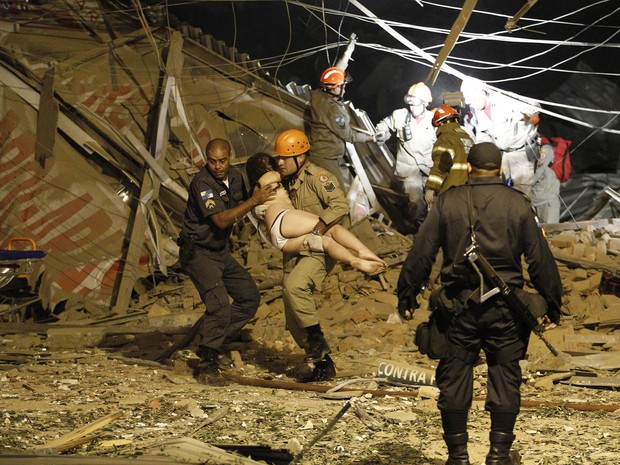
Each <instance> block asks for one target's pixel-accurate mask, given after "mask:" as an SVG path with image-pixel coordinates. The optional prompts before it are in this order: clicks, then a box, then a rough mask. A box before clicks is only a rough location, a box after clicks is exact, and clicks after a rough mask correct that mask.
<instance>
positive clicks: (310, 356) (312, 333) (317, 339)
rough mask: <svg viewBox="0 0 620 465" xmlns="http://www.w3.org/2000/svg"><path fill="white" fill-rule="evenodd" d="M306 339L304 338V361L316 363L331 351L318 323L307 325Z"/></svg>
mask: <svg viewBox="0 0 620 465" xmlns="http://www.w3.org/2000/svg"><path fill="white" fill-rule="evenodd" d="M306 331H308V339H307V340H306V347H305V349H306V358H305V359H304V362H306V363H308V364H310V363H317V362H319V361H320V360H323V359H324V358H325V356H326V355H327V354H329V353H330V352H331V349H330V348H329V345H327V341H326V340H325V336H323V331H321V326H320V325H314V326H308V327H307V328H306Z"/></svg>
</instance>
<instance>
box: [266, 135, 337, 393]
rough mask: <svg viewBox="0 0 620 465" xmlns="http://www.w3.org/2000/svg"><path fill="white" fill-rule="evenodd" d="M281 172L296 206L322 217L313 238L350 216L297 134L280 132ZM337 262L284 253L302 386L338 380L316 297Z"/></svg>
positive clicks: (288, 312) (287, 304)
mask: <svg viewBox="0 0 620 465" xmlns="http://www.w3.org/2000/svg"><path fill="white" fill-rule="evenodd" d="M274 150H275V153H276V155H277V156H278V168H279V172H280V175H281V176H282V179H283V180H284V184H285V187H286V188H287V190H288V193H289V195H290V199H291V202H292V203H293V206H294V207H295V208H297V209H298V210H305V211H308V212H310V213H314V214H315V215H317V216H318V217H319V220H318V221H317V223H316V225H315V226H314V228H313V230H312V234H314V235H320V236H322V235H323V234H325V232H326V231H327V230H328V229H329V228H330V227H331V226H333V225H335V224H338V222H339V221H340V220H341V219H342V218H343V217H344V216H345V215H346V214H347V213H348V211H349V204H348V202H347V199H346V197H345V195H344V193H343V192H342V189H340V186H339V185H338V181H337V180H336V177H335V176H333V175H332V174H331V173H330V172H328V171H326V170H325V169H323V168H319V167H318V166H316V165H315V164H313V163H311V162H310V160H309V159H308V157H309V155H310V154H309V151H310V144H309V142H308V138H307V137H306V135H305V134H304V133H303V132H302V131H299V130H297V129H289V130H287V131H284V132H283V133H281V134H280V135H279V136H278V137H277V138H276V141H275V147H274ZM334 264H335V261H334V260H333V259H332V258H331V257H329V256H327V255H325V254H323V253H315V252H312V253H310V254H306V255H291V254H284V280H283V287H282V299H283V301H284V314H285V318H286V327H287V329H288V330H289V331H290V332H291V335H292V336H293V339H295V342H296V343H297V344H298V345H299V347H301V348H303V349H304V351H305V352H306V357H305V359H304V364H303V365H302V366H301V367H299V368H297V369H296V370H294V372H293V377H294V378H296V379H297V381H299V382H312V381H324V380H329V379H332V378H333V377H334V376H336V367H335V365H334V362H333V360H332V359H331V357H330V356H329V354H330V352H331V349H330V347H329V345H328V343H327V341H326V339H325V336H324V334H323V331H322V329H321V325H320V321H319V317H318V314H317V307H316V303H315V301H314V297H313V293H314V291H316V290H320V289H321V286H322V283H323V280H324V279H325V277H326V276H327V274H328V273H329V272H330V271H331V270H332V268H333V267H334Z"/></svg>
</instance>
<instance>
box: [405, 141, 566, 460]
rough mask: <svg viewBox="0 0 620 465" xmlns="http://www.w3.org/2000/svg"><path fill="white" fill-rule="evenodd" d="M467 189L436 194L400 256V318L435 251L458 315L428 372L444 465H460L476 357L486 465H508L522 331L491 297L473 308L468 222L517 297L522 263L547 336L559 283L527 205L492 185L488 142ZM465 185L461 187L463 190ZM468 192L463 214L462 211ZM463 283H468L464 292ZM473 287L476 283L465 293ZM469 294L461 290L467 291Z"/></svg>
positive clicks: (496, 162)
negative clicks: (482, 391)
mask: <svg viewBox="0 0 620 465" xmlns="http://www.w3.org/2000/svg"><path fill="white" fill-rule="evenodd" d="M467 161H468V165H469V166H468V170H469V173H470V178H469V181H468V182H467V184H466V185H464V186H458V187H453V188H451V189H449V190H448V191H446V192H444V193H443V194H441V195H439V196H438V198H437V202H436V204H435V206H434V207H433V208H432V209H431V210H430V212H429V214H428V217H427V219H426V221H425V222H424V224H423V225H422V227H421V228H420V230H419V232H418V234H417V235H416V236H415V238H414V244H413V248H412V249H411V251H410V252H409V255H408V257H407V260H406V262H405V263H404V265H403V268H402V271H401V274H400V276H399V280H398V306H399V312H400V314H401V315H402V316H403V317H404V318H405V319H411V318H412V316H413V311H414V310H415V309H416V308H417V307H418V303H417V299H416V297H417V295H418V294H419V293H420V291H421V289H422V287H423V286H425V285H426V283H427V281H428V278H429V275H430V272H431V267H432V266H433V263H434V261H435V257H436V255H437V252H438V250H439V248H440V247H441V249H442V251H443V262H442V266H441V281H442V284H443V286H444V287H445V289H446V290H447V291H446V294H447V295H449V296H452V297H453V298H454V299H456V300H455V301H453V302H456V303H457V304H458V305H455V306H454V308H459V307H460V308H461V309H462V310H461V312H460V313H459V314H453V315H452V318H451V320H450V322H449V325H448V329H447V338H448V349H449V350H448V351H447V352H448V355H446V356H445V357H444V358H442V359H441V360H440V361H439V364H438V366H437V373H436V377H437V378H436V379H437V386H438V387H439V390H440V395H439V399H438V402H437V406H438V408H439V410H440V411H441V417H442V425H443V430H444V440H445V442H446V444H447V446H448V455H449V458H448V461H447V462H446V465H469V463H470V462H469V455H468V452H467V440H468V434H467V414H468V410H469V409H470V407H471V403H472V394H473V367H474V363H475V361H476V360H477V359H478V354H479V352H480V350H481V349H482V350H483V351H484V353H485V355H486V361H487V364H488V386H487V388H488V394H487V398H486V403H485V409H486V410H487V411H489V412H490V415H491V432H490V435H489V438H490V443H491V447H490V451H489V453H488V455H487V457H486V464H487V465H510V464H512V463H513V461H512V459H511V457H510V455H509V452H510V447H511V445H512V442H513V441H514V438H515V436H514V434H513V429H514V425H515V422H516V419H517V415H518V413H519V409H520V402H521V398H520V387H521V369H520V367H519V360H521V359H523V358H524V357H525V354H526V350H527V345H528V340H529V336H530V330H529V328H528V327H527V326H525V324H524V323H523V322H522V321H521V319H520V318H519V317H518V316H516V315H514V314H513V313H512V312H511V310H509V309H508V307H507V306H506V304H505V303H504V301H503V300H502V298H501V297H500V296H499V295H497V296H495V297H492V298H491V299H489V300H487V301H485V302H484V303H482V304H480V303H478V304H476V303H475V302H474V301H472V299H471V296H472V295H473V296H475V295H477V293H476V292H475V287H476V286H477V285H478V284H479V282H478V283H476V281H477V279H471V278H473V275H474V273H473V269H472V268H471V265H469V263H467V262H464V252H465V249H466V248H467V247H468V246H469V245H470V243H471V238H470V218H471V217H472V216H473V217H474V219H473V221H471V224H473V226H474V233H475V238H476V242H477V244H478V246H479V250H480V252H481V253H482V255H483V256H485V257H486V258H487V260H488V261H489V262H490V264H491V266H492V267H493V268H494V269H495V270H496V272H497V273H498V274H499V276H500V277H501V278H503V280H504V281H505V282H506V283H507V284H508V285H509V286H513V287H516V288H522V287H523V283H524V278H523V270H522V266H521V257H522V256H524V257H525V260H526V262H527V263H528V273H529V276H530V279H531V282H532V283H533V284H534V287H535V288H536V290H537V291H538V293H539V294H540V295H541V296H542V297H543V298H544V299H545V301H546V303H547V306H548V308H547V313H546V315H544V317H543V321H542V323H543V324H544V325H545V328H546V329H551V328H553V327H555V326H556V324H557V323H559V320H560V305H561V294H562V283H561V280H560V275H559V272H558V269H557V265H556V263H555V260H554V258H553V255H552V254H551V251H550V249H549V246H548V243H547V241H546V240H545V238H544V236H543V234H542V231H541V230H540V228H539V226H538V224H537V221H536V217H535V216H534V213H533V211H532V207H531V203H530V201H529V199H528V198H527V197H526V196H524V195H523V194H522V193H521V192H519V191H518V190H516V189H511V188H510V187H508V186H506V185H505V184H504V183H503V182H502V181H501V178H500V177H499V173H500V167H501V152H500V150H499V149H498V148H497V147H496V146H495V145H494V144H492V143H488V142H486V143H481V144H476V145H474V146H473V147H472V149H471V150H470V152H469V155H468V159H467ZM469 186H470V187H469ZM468 190H470V192H471V200H472V201H471V203H472V204H473V205H472V211H471V213H470V212H469V210H468V194H467V191H468ZM470 283H471V284H470ZM474 283H476V284H474ZM468 287H469V289H468Z"/></svg>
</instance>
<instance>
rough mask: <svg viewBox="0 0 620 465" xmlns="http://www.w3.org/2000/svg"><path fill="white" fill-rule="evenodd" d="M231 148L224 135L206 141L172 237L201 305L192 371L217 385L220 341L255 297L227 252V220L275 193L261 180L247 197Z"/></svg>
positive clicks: (239, 324)
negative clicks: (200, 166) (196, 360)
mask: <svg viewBox="0 0 620 465" xmlns="http://www.w3.org/2000/svg"><path fill="white" fill-rule="evenodd" d="M231 152H232V149H231V146H230V144H229V143H228V141H226V140H224V139H213V140H211V141H210V142H209V143H208V144H207V147H206V155H207V164H206V165H205V167H204V168H203V169H201V170H200V171H199V172H198V173H196V175H195V176H194V178H193V179H192V182H191V183H190V186H189V192H188V194H189V198H188V200H187V206H186V209H185V214H184V216H183V224H182V228H181V233H180V235H179V239H178V241H177V242H178V245H179V247H180V249H179V260H180V264H181V266H182V267H183V270H184V271H185V273H187V275H188V276H189V277H190V278H191V280H192V282H193V283H194V285H195V286H196V289H197V290H198V292H199V294H200V297H201V299H202V301H203V303H204V304H205V307H206V308H205V314H204V316H203V317H202V325H201V327H200V328H199V329H198V334H199V335H200V343H199V345H198V350H197V355H198V356H199V357H200V362H199V364H198V368H197V373H196V376H197V378H198V380H199V381H200V382H202V383H205V384H211V385H220V386H221V385H225V384H227V383H226V380H225V379H224V378H223V377H222V375H221V374H220V371H219V368H220V360H221V359H222V357H223V354H222V353H221V349H222V346H223V345H224V344H225V343H228V342H231V341H232V340H233V339H234V338H235V337H236V336H237V335H238V333H239V331H241V328H243V327H244V326H245V324H246V323H247V322H248V321H250V319H251V318H252V317H253V316H254V314H255V313H256V310H257V309H258V305H259V303H260V294H259V293H258V289H257V287H256V283H255V282H254V280H253V279H252V277H251V276H250V274H249V273H248V272H247V270H246V269H245V268H243V267H242V266H241V265H240V264H239V262H237V261H236V260H235V259H234V258H233V256H232V255H231V251H230V247H229V239H230V234H231V231H232V226H233V225H234V224H235V223H236V222H237V221H238V220H240V219H241V218H243V216H244V215H245V214H246V213H248V212H249V211H250V210H251V209H252V208H254V207H256V206H258V205H260V204H262V203H264V202H266V201H268V200H271V199H273V197H274V195H275V194H274V188H273V186H264V187H262V188H256V189H254V191H253V193H252V196H251V197H250V198H249V199H248V198H247V197H248V196H247V192H246V189H245V185H244V183H243V177H242V174H241V171H240V170H239V169H237V168H235V167H231V166H230V156H231ZM246 199H247V200H246ZM229 297H232V299H233V301H232V303H229Z"/></svg>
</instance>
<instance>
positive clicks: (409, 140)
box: [377, 108, 437, 213]
mask: <svg viewBox="0 0 620 465" xmlns="http://www.w3.org/2000/svg"><path fill="white" fill-rule="evenodd" d="M432 120H433V112H432V111H429V110H426V109H425V110H424V112H423V113H422V114H421V115H420V116H418V117H417V118H414V116H413V115H412V114H411V112H410V111H409V108H399V109H398V110H394V112H393V113H392V114H391V115H390V116H387V117H385V118H384V119H382V120H381V122H380V123H379V124H377V134H379V133H381V134H383V136H384V140H388V139H389V138H390V137H391V135H392V133H395V134H396V137H397V138H398V149H397V151H396V167H395V169H394V174H395V175H396V177H397V179H399V180H400V181H401V182H402V183H403V187H404V190H405V193H406V194H407V197H408V198H409V202H411V203H413V204H416V205H419V206H420V209H422V210H423V209H425V208H426V207H425V203H424V185H425V184H426V180H427V178H428V174H429V173H430V171H431V168H432V167H433V157H432V153H433V144H434V143H435V141H436V140H437V136H436V135H435V128H434V127H433V125H432ZM406 127H408V128H409V130H410V131H411V137H408V135H407V134H406V129H405V128H406ZM420 213H421V212H420Z"/></svg>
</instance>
